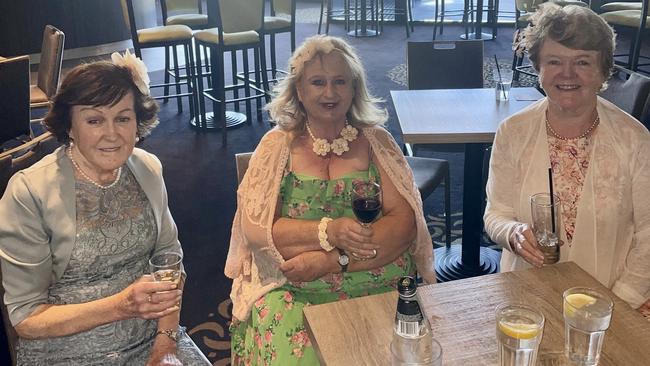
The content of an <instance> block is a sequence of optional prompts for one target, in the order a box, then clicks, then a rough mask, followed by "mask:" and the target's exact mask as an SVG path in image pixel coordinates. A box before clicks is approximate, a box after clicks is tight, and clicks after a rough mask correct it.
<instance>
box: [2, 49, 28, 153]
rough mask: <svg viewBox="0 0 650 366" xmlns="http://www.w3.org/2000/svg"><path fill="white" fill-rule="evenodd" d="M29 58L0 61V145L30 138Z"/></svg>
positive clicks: (20, 57)
mask: <svg viewBox="0 0 650 366" xmlns="http://www.w3.org/2000/svg"><path fill="white" fill-rule="evenodd" d="M29 90H30V86H29V56H19V57H14V58H8V59H5V60H2V61H0V145H2V144H4V143H5V142H7V141H11V140H15V139H19V138H25V137H29V136H30V124H29Z"/></svg>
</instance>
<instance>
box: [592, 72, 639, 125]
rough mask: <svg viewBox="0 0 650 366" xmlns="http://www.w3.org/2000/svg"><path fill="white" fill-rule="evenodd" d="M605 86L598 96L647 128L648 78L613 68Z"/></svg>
mask: <svg viewBox="0 0 650 366" xmlns="http://www.w3.org/2000/svg"><path fill="white" fill-rule="evenodd" d="M607 84H608V87H607V89H605V90H604V91H602V92H601V93H600V95H601V96H602V97H603V98H605V99H607V100H609V101H610V102H612V103H614V104H616V106H617V107H619V108H621V109H622V110H624V111H625V112H627V113H629V114H630V115H631V116H632V117H634V118H636V119H638V120H639V121H641V122H642V123H643V124H644V125H645V126H646V127H649V126H648V122H650V121H648V120H649V119H650V116H649V115H650V77H647V76H645V75H642V74H640V73H638V72H634V71H632V70H628V69H625V68H623V67H621V66H615V67H614V74H613V75H612V77H611V78H610V79H609V81H608V83H607Z"/></svg>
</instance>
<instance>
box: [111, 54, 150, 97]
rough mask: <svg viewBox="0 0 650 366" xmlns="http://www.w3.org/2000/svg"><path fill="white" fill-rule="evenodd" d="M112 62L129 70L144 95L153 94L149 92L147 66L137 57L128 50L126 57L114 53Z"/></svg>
mask: <svg viewBox="0 0 650 366" xmlns="http://www.w3.org/2000/svg"><path fill="white" fill-rule="evenodd" d="M111 60H113V64H115V65H117V66H121V67H125V68H127V69H128V70H129V72H130V73H131V77H132V78H133V82H134V83H135V86H137V87H138V90H140V92H141V93H142V94H144V95H149V94H150V93H151V92H150V90H149V81H150V80H149V74H148V73H147V65H145V64H144V62H142V60H140V59H139V58H138V57H137V56H136V55H134V54H132V53H131V52H130V51H129V50H126V52H124V55H121V54H120V53H119V52H113V54H112V55H111Z"/></svg>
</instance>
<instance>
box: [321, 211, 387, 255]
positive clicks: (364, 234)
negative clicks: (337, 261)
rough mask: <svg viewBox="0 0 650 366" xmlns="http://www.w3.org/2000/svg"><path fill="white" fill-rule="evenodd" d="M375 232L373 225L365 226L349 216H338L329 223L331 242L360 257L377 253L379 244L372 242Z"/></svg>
mask: <svg viewBox="0 0 650 366" xmlns="http://www.w3.org/2000/svg"><path fill="white" fill-rule="evenodd" d="M373 234H374V232H373V229H372V227H371V226H363V225H361V224H360V223H359V222H357V221H356V220H354V219H352V218H349V217H341V218H338V219H336V220H333V221H332V222H330V223H329V225H327V237H328V240H329V242H330V244H332V245H334V246H335V247H337V248H340V249H343V250H344V251H345V252H346V253H350V254H352V255H353V256H354V255H356V256H358V257H359V258H361V257H367V258H371V257H374V256H376V255H377V249H378V248H379V246H378V245H376V244H374V243H373V242H372V239H373Z"/></svg>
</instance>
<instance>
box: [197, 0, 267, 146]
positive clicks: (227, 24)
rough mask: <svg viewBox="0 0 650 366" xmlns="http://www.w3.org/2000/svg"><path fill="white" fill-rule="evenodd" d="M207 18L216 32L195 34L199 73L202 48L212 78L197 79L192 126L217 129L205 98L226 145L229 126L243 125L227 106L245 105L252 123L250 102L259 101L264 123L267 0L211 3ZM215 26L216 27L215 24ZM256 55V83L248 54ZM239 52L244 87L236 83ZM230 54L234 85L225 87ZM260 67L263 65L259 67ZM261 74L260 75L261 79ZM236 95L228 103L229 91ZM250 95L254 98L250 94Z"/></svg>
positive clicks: (258, 114)
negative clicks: (209, 83) (207, 81)
mask: <svg viewBox="0 0 650 366" xmlns="http://www.w3.org/2000/svg"><path fill="white" fill-rule="evenodd" d="M208 16H209V17H210V24H211V25H216V27H215V28H209V29H206V30H200V31H197V32H196V33H195V34H194V41H195V43H196V49H195V52H196V56H197V70H201V60H200V54H201V47H204V48H208V49H209V50H210V68H211V70H212V72H211V73H209V74H204V73H199V75H198V79H197V86H198V95H199V111H200V112H199V114H198V116H197V118H196V119H195V121H194V122H193V123H194V124H195V125H196V126H197V127H200V128H203V129H208V128H215V127H218V126H217V125H216V124H215V122H214V121H212V120H211V119H210V116H209V115H208V114H206V111H205V98H208V99H210V100H211V101H212V108H213V119H215V120H216V121H218V123H219V124H220V125H221V130H222V141H223V143H224V144H225V143H226V141H227V140H226V128H227V127H228V126H230V125H234V124H239V123H242V122H243V119H242V117H241V116H240V114H235V113H232V112H230V113H227V112H226V104H227V103H235V105H237V104H238V103H239V102H245V103H246V118H247V120H248V123H250V120H251V114H252V113H251V100H253V99H256V100H257V106H258V108H257V118H258V120H260V121H261V120H262V113H261V100H262V99H264V100H265V101H266V102H268V101H269V100H270V99H269V96H268V94H267V93H266V90H268V89H269V87H268V78H267V76H266V73H265V72H260V71H261V70H266V60H265V58H264V57H261V55H262V54H263V53H262V52H263V51H262V50H263V48H264V37H262V36H260V32H261V29H262V24H263V17H264V0H218V1H212V2H209V3H208ZM213 22H214V23H213ZM251 49H252V50H253V53H254V62H255V67H254V73H255V80H254V81H255V82H254V83H251V79H250V78H249V75H248V74H249V73H250V71H249V59H248V51H249V50H251ZM237 51H241V55H242V60H243V70H244V71H243V72H244V75H243V78H242V79H243V84H242V83H239V81H238V79H237V62H236V57H237ZM226 52H230V54H231V61H232V75H233V84H232V85H226V84H225V62H224V54H225V53H226ZM260 64H261V65H260ZM260 74H261V75H260ZM204 76H209V78H210V79H211V80H212V88H204V86H203V77H204ZM239 89H243V91H244V93H245V96H244V97H241V98H240V97H239ZM227 90H228V91H232V92H233V98H232V99H226V91H227ZM251 91H253V92H255V94H251Z"/></svg>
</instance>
